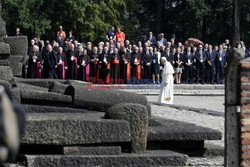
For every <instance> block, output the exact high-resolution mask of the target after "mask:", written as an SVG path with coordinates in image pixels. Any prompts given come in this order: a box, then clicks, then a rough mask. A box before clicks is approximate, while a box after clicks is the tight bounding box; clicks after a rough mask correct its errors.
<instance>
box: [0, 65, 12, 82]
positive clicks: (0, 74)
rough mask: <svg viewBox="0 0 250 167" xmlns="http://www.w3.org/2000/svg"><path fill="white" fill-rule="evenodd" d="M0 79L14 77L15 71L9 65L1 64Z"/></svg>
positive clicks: (8, 79) (7, 79)
mask: <svg viewBox="0 0 250 167" xmlns="http://www.w3.org/2000/svg"><path fill="white" fill-rule="evenodd" d="M0 79H1V80H5V81H10V80H12V79H13V73H12V70H11V68H10V67H9V66H0Z"/></svg>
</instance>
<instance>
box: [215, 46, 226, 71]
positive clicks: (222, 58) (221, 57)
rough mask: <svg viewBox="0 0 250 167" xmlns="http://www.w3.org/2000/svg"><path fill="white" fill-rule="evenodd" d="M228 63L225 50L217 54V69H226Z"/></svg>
mask: <svg viewBox="0 0 250 167" xmlns="http://www.w3.org/2000/svg"><path fill="white" fill-rule="evenodd" d="M226 61H227V54H226V52H225V51H224V50H223V51H222V52H220V51H218V52H216V57H215V67H216V68H224V66H225V65H226Z"/></svg>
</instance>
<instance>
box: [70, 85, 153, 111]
mask: <svg viewBox="0 0 250 167" xmlns="http://www.w3.org/2000/svg"><path fill="white" fill-rule="evenodd" d="M65 94H66V95H70V96H72V98H73V103H74V105H75V106H77V107H82V108H86V109H93V110H97V111H104V112H105V111H106V110H107V109H108V108H109V107H111V106H113V105H116V104H120V103H137V104H141V105H144V106H147V105H148V101H147V98H146V97H145V96H144V95H138V94H135V93H128V92H123V91H119V90H106V89H88V88H86V87H85V86H80V85H79V86H78V85H74V86H68V87H67V89H66V91H65ZM148 112H150V111H148ZM149 115H150V113H149Z"/></svg>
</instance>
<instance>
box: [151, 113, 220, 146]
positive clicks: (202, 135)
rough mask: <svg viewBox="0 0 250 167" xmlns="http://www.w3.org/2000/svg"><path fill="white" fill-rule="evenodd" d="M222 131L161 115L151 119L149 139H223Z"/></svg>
mask: <svg viewBox="0 0 250 167" xmlns="http://www.w3.org/2000/svg"><path fill="white" fill-rule="evenodd" d="M221 139H222V134H221V132H220V131H217V130H213V129H209V128H204V127H200V126H196V125H195V124H190V123H185V122H181V121H175V120H169V119H164V118H160V117H155V116H154V117H151V118H150V119H149V130H148V141H204V140H221Z"/></svg>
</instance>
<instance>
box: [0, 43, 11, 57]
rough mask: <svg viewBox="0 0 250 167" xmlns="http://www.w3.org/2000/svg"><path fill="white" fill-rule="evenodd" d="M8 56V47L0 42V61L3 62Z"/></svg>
mask: <svg viewBox="0 0 250 167" xmlns="http://www.w3.org/2000/svg"><path fill="white" fill-rule="evenodd" d="M9 56H10V45H9V44H6V43H3V42H0V59H2V60H4V59H7V58H8V57H9Z"/></svg>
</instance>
